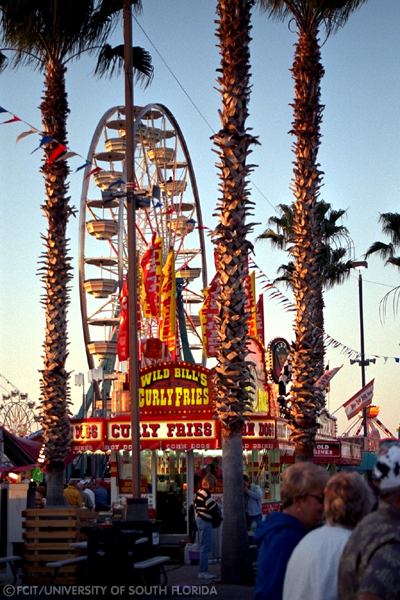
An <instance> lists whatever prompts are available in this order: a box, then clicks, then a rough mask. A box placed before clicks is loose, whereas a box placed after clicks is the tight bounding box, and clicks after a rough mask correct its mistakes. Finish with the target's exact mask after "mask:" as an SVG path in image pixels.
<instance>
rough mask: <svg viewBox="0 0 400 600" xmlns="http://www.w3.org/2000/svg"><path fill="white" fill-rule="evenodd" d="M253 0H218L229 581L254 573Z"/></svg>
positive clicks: (219, 398)
mask: <svg viewBox="0 0 400 600" xmlns="http://www.w3.org/2000/svg"><path fill="white" fill-rule="evenodd" d="M252 4H253V3H252V1H249V0H219V2H218V7H217V12H218V15H219V20H218V21H217V25H218V37H219V42H220V43H219V47H220V54H221V69H220V75H219V77H218V84H219V88H220V93H221V96H222V103H223V108H222V111H221V114H220V116H221V121H222V126H221V129H220V131H219V132H218V133H217V134H216V135H215V136H214V143H215V145H216V146H217V148H218V156H219V159H220V162H219V164H218V168H219V170H220V173H219V177H220V191H221V193H222V197H221V198H220V199H219V201H218V206H217V213H218V217H219V223H218V225H217V227H216V229H215V231H214V232H213V241H214V243H215V244H216V249H217V257H218V263H219V264H218V271H219V275H220V281H221V294H220V298H219V315H218V319H217V328H218V334H219V338H220V347H219V351H218V356H217V362H218V364H217V366H216V368H215V371H216V384H217V386H216V387H217V394H216V411H217V414H218V417H219V419H220V421H221V423H222V430H223V478H224V479H223V484H224V524H223V531H222V549H223V552H222V577H223V580H224V581H226V582H227V583H245V582H247V581H248V578H249V575H250V569H249V553H248V542H247V535H246V523H245V514H244V499H243V496H244V494H243V448H242V436H241V430H242V426H243V423H244V419H245V417H244V412H245V410H246V409H247V408H248V406H249V390H250V389H251V387H252V383H251V378H250V373H249V366H248V362H247V360H246V356H247V352H248V350H247V336H248V332H247V326H248V317H249V315H248V313H247V312H246V309H245V294H246V292H245V278H246V276H247V274H248V262H247V257H248V252H249V250H250V248H251V247H252V246H251V244H250V242H249V241H247V235H248V233H249V232H250V231H251V229H252V224H246V217H247V215H248V214H249V212H250V208H251V205H252V203H251V202H250V200H249V199H248V190H247V181H246V178H247V176H248V174H249V172H250V171H251V170H252V166H251V165H247V164H246V160H247V156H248V155H249V153H250V146H251V144H254V143H255V142H256V140H255V138H254V137H253V136H252V135H250V134H249V133H248V131H247V129H246V119H247V116H248V101H249V96H250V85H249V80H250V53H249V42H250V12H251V6H252Z"/></svg>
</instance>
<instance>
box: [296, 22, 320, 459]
mask: <svg viewBox="0 0 400 600" xmlns="http://www.w3.org/2000/svg"><path fill="white" fill-rule="evenodd" d="M292 73H293V79H294V81H295V99H294V103H293V114H294V120H293V130H292V133H293V134H294V135H295V136H296V141H295V144H294V148H295V163H294V181H293V192H294V196H295V204H294V234H295V247H294V250H293V255H294V259H295V270H294V277H293V279H294V295H295V303H296V317H295V335H296V342H295V344H296V351H295V352H294V355H293V362H292V382H293V385H292V390H291V396H292V409H291V421H292V428H293V429H292V440H293V441H294V442H295V445H296V460H312V457H313V444H314V440H315V434H316V432H317V429H318V425H317V416H318V414H319V411H320V409H321V408H322V404H323V396H322V394H321V393H320V392H318V391H317V390H316V389H315V387H314V384H315V382H316V380H317V379H318V376H319V374H320V373H321V349H322V356H323V334H322V331H321V330H320V329H319V327H318V326H316V324H318V322H319V321H320V318H321V309H322V307H321V278H320V275H319V269H318V252H319V249H320V239H319V238H320V233H319V228H318V221H317V213H316V202H317V200H318V196H319V189H320V186H321V178H322V171H320V170H319V163H318V149H319V144H320V123H321V115H322V110H323V107H322V105H321V103H320V83H321V79H322V77H323V74H324V69H323V66H322V64H321V55H320V48H319V42H318V31H317V29H316V28H315V29H314V30H312V31H300V34H299V40H298V43H297V45H296V52H295V60H294V63H293V68H292Z"/></svg>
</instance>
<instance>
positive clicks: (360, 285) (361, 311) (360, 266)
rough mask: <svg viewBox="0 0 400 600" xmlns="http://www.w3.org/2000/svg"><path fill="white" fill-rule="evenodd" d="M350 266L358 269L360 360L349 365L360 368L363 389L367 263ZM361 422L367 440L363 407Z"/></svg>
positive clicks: (365, 414) (364, 261) (361, 261)
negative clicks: (364, 291) (355, 364)
mask: <svg viewBox="0 0 400 600" xmlns="http://www.w3.org/2000/svg"><path fill="white" fill-rule="evenodd" d="M351 266H352V268H353V269H358V308H359V315H360V359H359V360H357V359H356V360H352V361H350V362H351V364H354V363H357V364H359V365H360V367H361V387H365V367H367V366H368V365H369V363H370V361H369V360H368V359H367V360H366V359H365V346H364V308H363V280H362V269H368V263H367V261H366V260H355V261H352V263H351ZM362 420H363V435H364V438H367V435H368V427H367V407H366V406H364V408H363V411H362Z"/></svg>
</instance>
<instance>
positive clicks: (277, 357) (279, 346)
mask: <svg viewBox="0 0 400 600" xmlns="http://www.w3.org/2000/svg"><path fill="white" fill-rule="evenodd" d="M289 353H290V346H289V344H288V342H287V341H286V340H285V339H284V338H274V339H273V340H271V341H270V343H269V344H268V354H269V363H270V367H269V370H270V374H271V376H272V379H273V380H274V381H275V383H279V378H280V376H281V373H282V370H283V367H284V366H285V363H286V361H287V359H288V356H289Z"/></svg>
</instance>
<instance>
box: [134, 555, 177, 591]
mask: <svg viewBox="0 0 400 600" xmlns="http://www.w3.org/2000/svg"><path fill="white" fill-rule="evenodd" d="M170 560H171V559H170V557H169V556H152V557H151V558H147V559H146V560H141V561H139V562H135V563H134V564H133V570H134V571H139V572H140V575H141V577H142V581H143V584H144V585H146V584H147V580H146V571H148V570H149V569H154V568H155V567H159V569H160V572H161V574H162V576H163V579H164V581H163V583H162V585H167V582H168V575H167V573H166V571H165V569H164V565H165V563H167V562H169V561H170Z"/></svg>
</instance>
